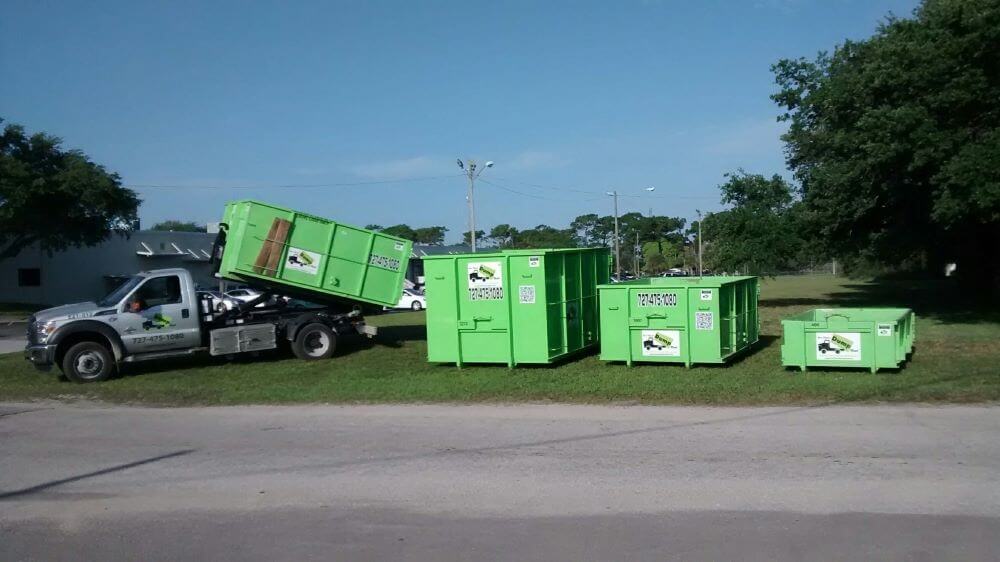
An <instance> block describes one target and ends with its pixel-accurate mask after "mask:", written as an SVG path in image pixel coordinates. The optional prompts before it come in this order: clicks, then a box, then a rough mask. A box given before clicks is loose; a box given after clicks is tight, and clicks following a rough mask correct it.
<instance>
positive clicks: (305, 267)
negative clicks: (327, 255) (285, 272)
mask: <svg viewBox="0 0 1000 562" xmlns="http://www.w3.org/2000/svg"><path fill="white" fill-rule="evenodd" d="M320 258H321V256H320V255H319V254H318V253H316V252H310V251H308V250H303V249H302V248H294V247H289V248H288V257H287V258H285V269H294V270H295V271H301V272H303V273H308V274H309V275H316V273H317V272H318V271H319V261H320Z"/></svg>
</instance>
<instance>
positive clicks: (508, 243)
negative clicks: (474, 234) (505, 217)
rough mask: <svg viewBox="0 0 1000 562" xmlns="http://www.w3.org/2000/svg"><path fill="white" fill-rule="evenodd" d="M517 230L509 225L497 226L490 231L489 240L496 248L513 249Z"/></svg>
mask: <svg viewBox="0 0 1000 562" xmlns="http://www.w3.org/2000/svg"><path fill="white" fill-rule="evenodd" d="M518 234H520V233H519V232H518V230H517V229H516V228H514V227H513V226H511V225H509V224H498V225H496V226H494V227H493V228H492V229H491V230H490V235H489V240H490V242H491V243H492V244H493V245H494V246H496V247H497V248H513V247H514V244H515V240H516V239H517V237H518Z"/></svg>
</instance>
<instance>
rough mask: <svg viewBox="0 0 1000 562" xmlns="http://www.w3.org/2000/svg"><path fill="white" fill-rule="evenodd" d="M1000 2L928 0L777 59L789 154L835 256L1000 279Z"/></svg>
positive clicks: (829, 250) (827, 250)
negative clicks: (825, 45) (950, 266)
mask: <svg viewBox="0 0 1000 562" xmlns="http://www.w3.org/2000/svg"><path fill="white" fill-rule="evenodd" d="M998 52H1000V2H997V1H996V0H925V1H924V2H923V3H922V4H921V5H920V7H919V8H917V10H916V11H915V12H914V17H913V18H911V19H897V18H889V19H888V20H887V22H886V23H884V24H883V25H881V26H880V27H879V28H878V30H877V32H876V33H875V34H874V36H873V37H871V38H869V39H867V40H864V41H858V42H854V41H846V42H845V43H844V44H842V45H840V46H837V47H836V49H835V50H834V52H833V54H832V55H827V54H823V53H821V54H820V55H819V56H818V57H817V58H816V59H815V60H813V61H808V60H805V59H797V60H782V61H780V62H778V63H777V64H775V65H774V66H773V67H772V70H773V71H774V73H775V77H776V80H777V83H778V85H779V86H780V88H781V90H780V91H779V92H778V93H777V94H775V95H774V96H773V99H774V100H775V101H776V102H777V103H778V104H779V105H780V106H781V107H782V108H784V111H785V112H784V113H783V114H782V115H781V116H780V117H779V119H781V120H784V121H788V122H789V129H788V132H787V133H786V134H785V135H784V137H783V138H784V141H785V143H786V147H787V148H786V154H787V159H788V165H789V167H790V168H791V169H792V170H793V171H794V173H795V178H796V179H797V180H798V182H800V184H801V192H802V195H803V198H804V201H805V204H806V208H807V210H808V212H809V213H810V214H811V216H812V217H813V218H814V219H815V221H816V222H815V224H817V225H818V227H819V231H820V233H821V235H822V240H823V243H822V244H819V245H818V246H819V248H818V249H821V250H822V251H824V252H825V253H827V254H828V255H830V256H835V257H840V258H842V259H843V258H852V257H861V258H864V259H870V260H876V261H878V262H880V263H883V264H886V265H888V266H895V267H900V266H905V265H907V264H921V265H922V266H923V267H924V268H925V269H928V270H931V271H936V272H940V271H941V266H942V265H943V263H944V262H946V261H956V262H957V263H958V271H959V274H960V275H961V276H964V277H966V278H970V277H971V278H973V279H975V280H977V281H979V282H982V283H988V282H992V283H993V284H994V287H995V286H996V285H997V284H1000V268H998V265H997V262H998V260H997V259H996V242H997V240H1000V72H998V64H997V61H998V58H997V53H998Z"/></svg>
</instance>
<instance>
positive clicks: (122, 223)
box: [0, 119, 141, 260]
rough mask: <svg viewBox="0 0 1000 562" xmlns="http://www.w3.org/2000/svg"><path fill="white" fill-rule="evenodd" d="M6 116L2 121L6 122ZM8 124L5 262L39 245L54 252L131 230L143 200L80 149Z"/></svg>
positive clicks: (0, 142)
mask: <svg viewBox="0 0 1000 562" xmlns="http://www.w3.org/2000/svg"><path fill="white" fill-rule="evenodd" d="M2 123H3V120H2V119H0V124H2ZM61 144H62V141H61V140H60V139H58V138H56V137H53V136H50V135H47V134H45V133H35V134H33V135H31V136H30V137H29V136H27V135H26V134H25V132H24V128H23V127H21V126H19V125H13V124H8V125H6V126H5V127H4V129H3V134H2V135H0V260H2V259H6V258H12V257H14V256H16V255H17V254H18V253H20V252H21V250H22V249H24V248H25V247H26V246H29V245H31V244H34V243H37V244H39V246H40V247H41V249H42V250H44V251H46V252H49V253H51V252H53V251H58V250H64V249H66V248H69V247H71V246H73V247H80V246H93V245H95V244H98V243H100V242H103V241H104V240H106V239H107V238H108V237H109V236H111V234H113V233H118V234H127V233H128V232H130V231H131V229H132V224H133V223H134V222H135V220H136V219H137V216H138V215H137V211H138V208H139V203H140V202H141V201H140V200H139V198H138V197H137V196H136V193H135V192H134V191H132V190H131V189H127V188H125V187H122V185H121V178H120V177H119V176H118V174H115V173H112V172H108V171H107V170H106V169H105V168H104V167H103V166H100V165H98V164H95V163H94V162H92V161H91V160H90V159H89V158H87V156H86V155H84V154H83V153H82V152H80V151H78V150H63V149H62V148H61V147H60V145H61Z"/></svg>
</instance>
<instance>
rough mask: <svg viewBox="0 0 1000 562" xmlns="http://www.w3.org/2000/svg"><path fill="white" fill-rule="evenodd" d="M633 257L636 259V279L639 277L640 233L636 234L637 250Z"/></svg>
mask: <svg viewBox="0 0 1000 562" xmlns="http://www.w3.org/2000/svg"><path fill="white" fill-rule="evenodd" d="M632 255H633V257H634V258H635V260H634V261H635V265H634V267H635V269H633V270H632V274H633V275H635V276H636V277H638V276H639V231H636V233H635V248H634V250H633V251H632Z"/></svg>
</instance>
